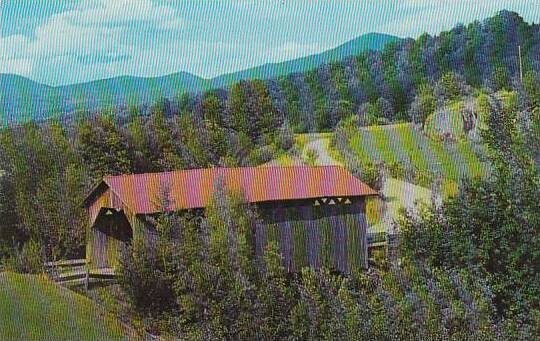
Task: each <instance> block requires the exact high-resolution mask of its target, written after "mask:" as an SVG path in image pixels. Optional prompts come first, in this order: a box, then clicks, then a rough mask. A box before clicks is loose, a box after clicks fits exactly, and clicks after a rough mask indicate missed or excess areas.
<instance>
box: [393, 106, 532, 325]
mask: <svg viewBox="0 0 540 341" xmlns="http://www.w3.org/2000/svg"><path fill="white" fill-rule="evenodd" d="M490 105H491V114H490V116H489V117H488V120H487V129H486V131H485V132H484V134H483V135H484V140H485V141H486V143H487V144H488V146H489V148H490V159H491V163H492V164H493V169H494V171H493V174H492V175H491V176H490V178H487V179H484V180H476V181H473V182H470V183H466V184H464V185H463V186H462V188H461V190H460V193H459V195H458V196H457V197H456V198H454V199H449V200H447V201H446V202H444V204H443V205H442V207H440V208H437V209H435V208H431V209H426V210H424V211H422V212H421V214H419V215H418V216H417V217H413V216H410V215H408V216H407V217H406V219H405V220H404V221H403V222H402V224H401V230H402V231H403V236H402V239H403V245H402V249H403V252H405V253H406V254H408V255H410V257H411V258H414V259H422V260H426V261H427V262H428V264H431V265H433V266H444V267H450V268H454V269H480V271H482V272H483V273H485V274H486V276H487V278H488V279H489V281H490V283H491V287H492V290H493V293H494V295H495V298H494V303H495V304H496V306H497V308H498V310H499V312H500V313H501V314H503V315H506V316H516V315H520V314H523V313H524V312H525V311H528V310H529V309H533V308H537V307H538V306H539V303H540V302H539V301H538V297H539V294H540V286H539V285H538V281H537V276H538V264H540V258H539V257H540V253H538V252H537V250H538V248H539V247H540V244H539V243H540V236H539V235H538V231H539V227H540V217H539V215H538V212H540V206H539V203H538V200H537V198H538V197H539V196H540V177H539V174H538V170H537V169H536V167H535V166H534V163H533V162H532V160H530V159H529V156H528V154H527V153H526V152H525V149H524V148H525V146H524V145H523V141H522V138H521V137H520V135H521V133H520V132H519V131H518V130H517V128H516V125H515V124H513V121H514V117H515V113H513V112H512V111H506V110H504V109H502V107H501V105H500V104H499V103H498V102H497V101H496V100H494V99H491V102H490ZM517 283H519V286H517Z"/></svg>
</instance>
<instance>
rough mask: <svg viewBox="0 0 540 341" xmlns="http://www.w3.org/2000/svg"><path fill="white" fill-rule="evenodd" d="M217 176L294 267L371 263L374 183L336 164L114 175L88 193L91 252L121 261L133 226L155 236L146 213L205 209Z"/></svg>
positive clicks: (101, 264)
mask: <svg viewBox="0 0 540 341" xmlns="http://www.w3.org/2000/svg"><path fill="white" fill-rule="evenodd" d="M217 181H221V183H222V184H223V185H224V186H226V187H227V189H228V190H230V191H233V192H241V193H242V194H243V196H244V198H245V200H246V201H247V203H249V204H253V205H255V206H256V208H257V210H258V212H259V214H260V216H261V220H260V221H259V222H258V223H257V224H256V226H254V229H255V248H256V250H255V252H256V254H257V255H261V254H262V252H263V250H264V247H265V245H266V244H267V243H268V242H269V241H271V240H274V241H276V242H277V244H278V245H279V247H280V251H281V253H282V255H283V262H284V265H285V266H286V268H287V269H288V270H289V271H297V270H299V269H300V268H301V267H303V266H313V267H319V266H321V265H325V266H327V267H330V268H333V269H335V270H337V271H341V272H345V273H348V272H349V271H350V270H351V269H352V268H353V267H367V238H366V233H367V232H366V231H367V222H366V218H365V198H366V197H367V196H373V195H377V192H375V191H374V190H373V189H371V188H370V187H368V186H367V185H366V184H364V183H363V182H361V181H360V180H358V179H357V178H355V177H353V176H352V175H351V174H350V173H349V172H348V171H346V170H345V169H344V168H342V167H338V166H321V167H310V166H293V167H246V168H209V169H192V170H181V171H173V172H164V173H148V174H136V175H119V176H108V177H105V178H104V179H103V181H102V182H101V183H100V184H99V185H98V186H97V187H96V188H95V189H94V190H93V191H92V192H91V193H90V195H89V196H88V197H87V198H86V200H85V202H84V205H85V207H86V209H87V210H88V216H89V219H90V221H89V225H88V230H87V248H86V258H87V262H88V264H89V266H90V268H91V269H100V268H115V267H116V266H118V264H119V260H120V256H121V252H123V250H125V248H126V246H127V245H128V243H130V241H131V239H132V238H133V235H134V234H139V235H140V236H142V237H143V238H153V235H154V234H155V229H154V226H152V224H151V223H150V221H151V220H149V219H147V218H148V217H149V216H152V215H156V214H159V213H160V212H161V211H163V204H162V202H163V200H160V198H162V197H163V195H164V193H166V195H167V196H168V198H167V200H166V201H167V202H168V203H169V207H167V208H166V210H167V211H186V210H195V209H199V210H203V211H204V208H205V207H206V206H207V205H208V203H209V202H210V200H211V199H212V195H213V191H214V186H215V184H216V182H217Z"/></svg>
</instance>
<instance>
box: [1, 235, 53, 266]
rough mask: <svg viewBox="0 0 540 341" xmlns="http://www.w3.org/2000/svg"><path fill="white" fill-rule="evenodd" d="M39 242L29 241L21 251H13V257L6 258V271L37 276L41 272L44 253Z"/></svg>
mask: <svg viewBox="0 0 540 341" xmlns="http://www.w3.org/2000/svg"><path fill="white" fill-rule="evenodd" d="M43 251H44V250H43V248H42V246H41V245H40V243H39V242H36V241H35V240H30V241H28V242H26V243H25V244H24V245H23V247H22V250H21V251H17V250H16V251H15V255H14V256H12V257H11V258H7V259H6V261H5V266H6V268H7V269H8V270H11V271H15V272H20V273H32V274H37V273H41V272H43V264H44V260H45V257H44V252H43Z"/></svg>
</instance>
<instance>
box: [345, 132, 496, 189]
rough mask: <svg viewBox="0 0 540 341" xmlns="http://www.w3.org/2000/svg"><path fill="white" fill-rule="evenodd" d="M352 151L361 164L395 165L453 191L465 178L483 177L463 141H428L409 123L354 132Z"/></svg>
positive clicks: (471, 150) (481, 166)
mask: <svg viewBox="0 0 540 341" xmlns="http://www.w3.org/2000/svg"><path fill="white" fill-rule="evenodd" d="M350 143H351V146H352V148H353V150H354V151H355V152H356V154H357V155H358V157H359V158H360V159H361V160H366V161H372V162H373V161H374V162H383V163H386V164H390V165H391V164H399V165H400V166H401V167H403V168H405V169H412V170H414V171H415V172H422V173H425V174H430V175H431V176H432V177H433V178H436V177H441V178H442V179H444V182H445V183H446V184H445V185H444V186H443V188H450V187H453V186H452V185H450V184H449V183H452V182H453V183H457V182H459V180H460V179H463V178H465V177H471V176H472V177H478V176H484V175H485V174H486V166H485V165H484V164H482V163H481V162H480V160H479V159H478V157H477V156H476V153H475V151H474V146H473V144H472V143H471V142H469V141H467V140H459V141H457V142H443V141H438V140H434V139H430V138H429V137H427V136H426V135H425V134H424V133H422V132H421V131H418V130H417V129H415V128H414V127H413V126H412V125H411V124H409V123H400V124H394V125H387V126H373V127H365V128H361V129H358V134H354V135H352V136H351V137H350Z"/></svg>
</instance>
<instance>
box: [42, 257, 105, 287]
mask: <svg viewBox="0 0 540 341" xmlns="http://www.w3.org/2000/svg"><path fill="white" fill-rule="evenodd" d="M44 266H45V271H46V272H47V273H48V274H49V277H51V279H52V280H54V281H55V282H57V283H60V284H65V285H77V284H85V285H88V282H89V281H90V279H112V278H114V275H115V273H114V270H113V269H109V268H104V269H91V270H90V269H89V267H88V266H87V263H86V259H70V260H60V261H56V262H47V263H45V264H44Z"/></svg>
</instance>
